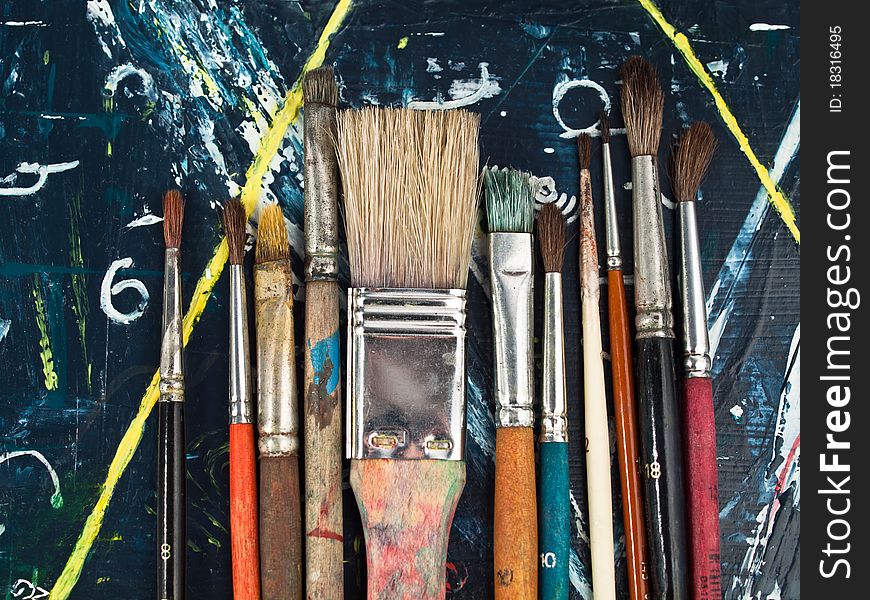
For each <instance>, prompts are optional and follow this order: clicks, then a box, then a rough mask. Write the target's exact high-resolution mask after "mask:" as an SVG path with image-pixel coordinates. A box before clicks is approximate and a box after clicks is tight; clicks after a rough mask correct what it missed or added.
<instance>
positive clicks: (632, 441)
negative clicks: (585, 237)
mask: <svg viewBox="0 0 870 600" xmlns="http://www.w3.org/2000/svg"><path fill="white" fill-rule="evenodd" d="M599 124H600V128H601V158H602V165H603V170H604V173H603V179H604V219H605V227H604V231H605V234H606V243H607V309H608V311H607V312H608V318H609V324H610V364H611V373H612V380H613V408H614V411H613V412H614V421H615V424H616V456H617V460H618V462H619V481H620V486H621V489H622V521H623V524H624V527H625V558H626V562H627V563H628V591H629V595H630V598H631V600H645V599H646V597H647V593H648V582H647V573H646V564H647V549H646V531H645V529H644V518H643V497H642V493H641V481H640V470H639V469H638V457H639V452H638V424H637V408H636V406H635V396H634V373H633V372H632V371H633V370H634V359H633V357H632V352H631V334H630V333H629V331H630V329H629V324H628V303H627V301H626V296H625V279H624V277H623V272H622V250H621V247H620V243H619V224H618V221H617V218H616V192H615V188H614V185H613V167H612V163H611V159H610V123H609V119H608V118H607V113H604V112H602V113H601V117H600V120H599Z"/></svg>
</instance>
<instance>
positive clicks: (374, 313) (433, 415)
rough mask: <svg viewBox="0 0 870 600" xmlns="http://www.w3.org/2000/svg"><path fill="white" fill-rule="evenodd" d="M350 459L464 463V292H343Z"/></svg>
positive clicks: (401, 290)
mask: <svg viewBox="0 0 870 600" xmlns="http://www.w3.org/2000/svg"><path fill="white" fill-rule="evenodd" d="M347 330H348V348H349V349H350V351H349V353H348V357H347V361H348V367H347V373H348V376H347V398H348V415H349V418H348V424H347V426H348V432H347V433H348V435H347V454H348V457H349V458H352V459H360V458H392V459H438V460H462V457H463V454H464V450H465V290H460V289H449V290H435V289H407V288H377V289H376V288H351V289H350V290H348V328H347Z"/></svg>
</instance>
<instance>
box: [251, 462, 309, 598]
mask: <svg viewBox="0 0 870 600" xmlns="http://www.w3.org/2000/svg"><path fill="white" fill-rule="evenodd" d="M260 579H261V583H262V597H263V600H299V599H300V598H302V513H301V506H300V502H299V459H298V457H296V456H261V457H260Z"/></svg>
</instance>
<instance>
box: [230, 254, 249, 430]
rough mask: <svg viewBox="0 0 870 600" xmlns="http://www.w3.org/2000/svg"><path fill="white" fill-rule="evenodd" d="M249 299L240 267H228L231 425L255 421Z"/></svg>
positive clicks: (243, 274)
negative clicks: (249, 334) (249, 335)
mask: <svg viewBox="0 0 870 600" xmlns="http://www.w3.org/2000/svg"><path fill="white" fill-rule="evenodd" d="M249 347H250V346H249V343H248V299H247V294H246V292H245V273H244V271H243V267H242V265H230V423H253V422H254V389H253V387H252V384H251V358H250V357H251V355H250V354H249V350H248V349H249Z"/></svg>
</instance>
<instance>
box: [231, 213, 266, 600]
mask: <svg viewBox="0 0 870 600" xmlns="http://www.w3.org/2000/svg"><path fill="white" fill-rule="evenodd" d="M223 221H224V232H225V233H226V236H227V247H228V249H229V256H230V355H229V369H230V382H229V385H230V542H231V547H232V569H233V598H234V599H235V600H259V598H260V555H259V552H260V549H259V543H258V532H257V458H256V456H257V452H256V445H255V442H254V389H253V386H252V383H251V358H250V354H249V344H248V294H247V290H246V289H245V271H244V261H245V226H246V224H247V222H248V217H247V215H246V214H245V209H244V207H243V206H242V203H241V202H240V201H239V200H238V199H233V200H230V201H229V202H227V204H226V206H225V207H224V210H223Z"/></svg>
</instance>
